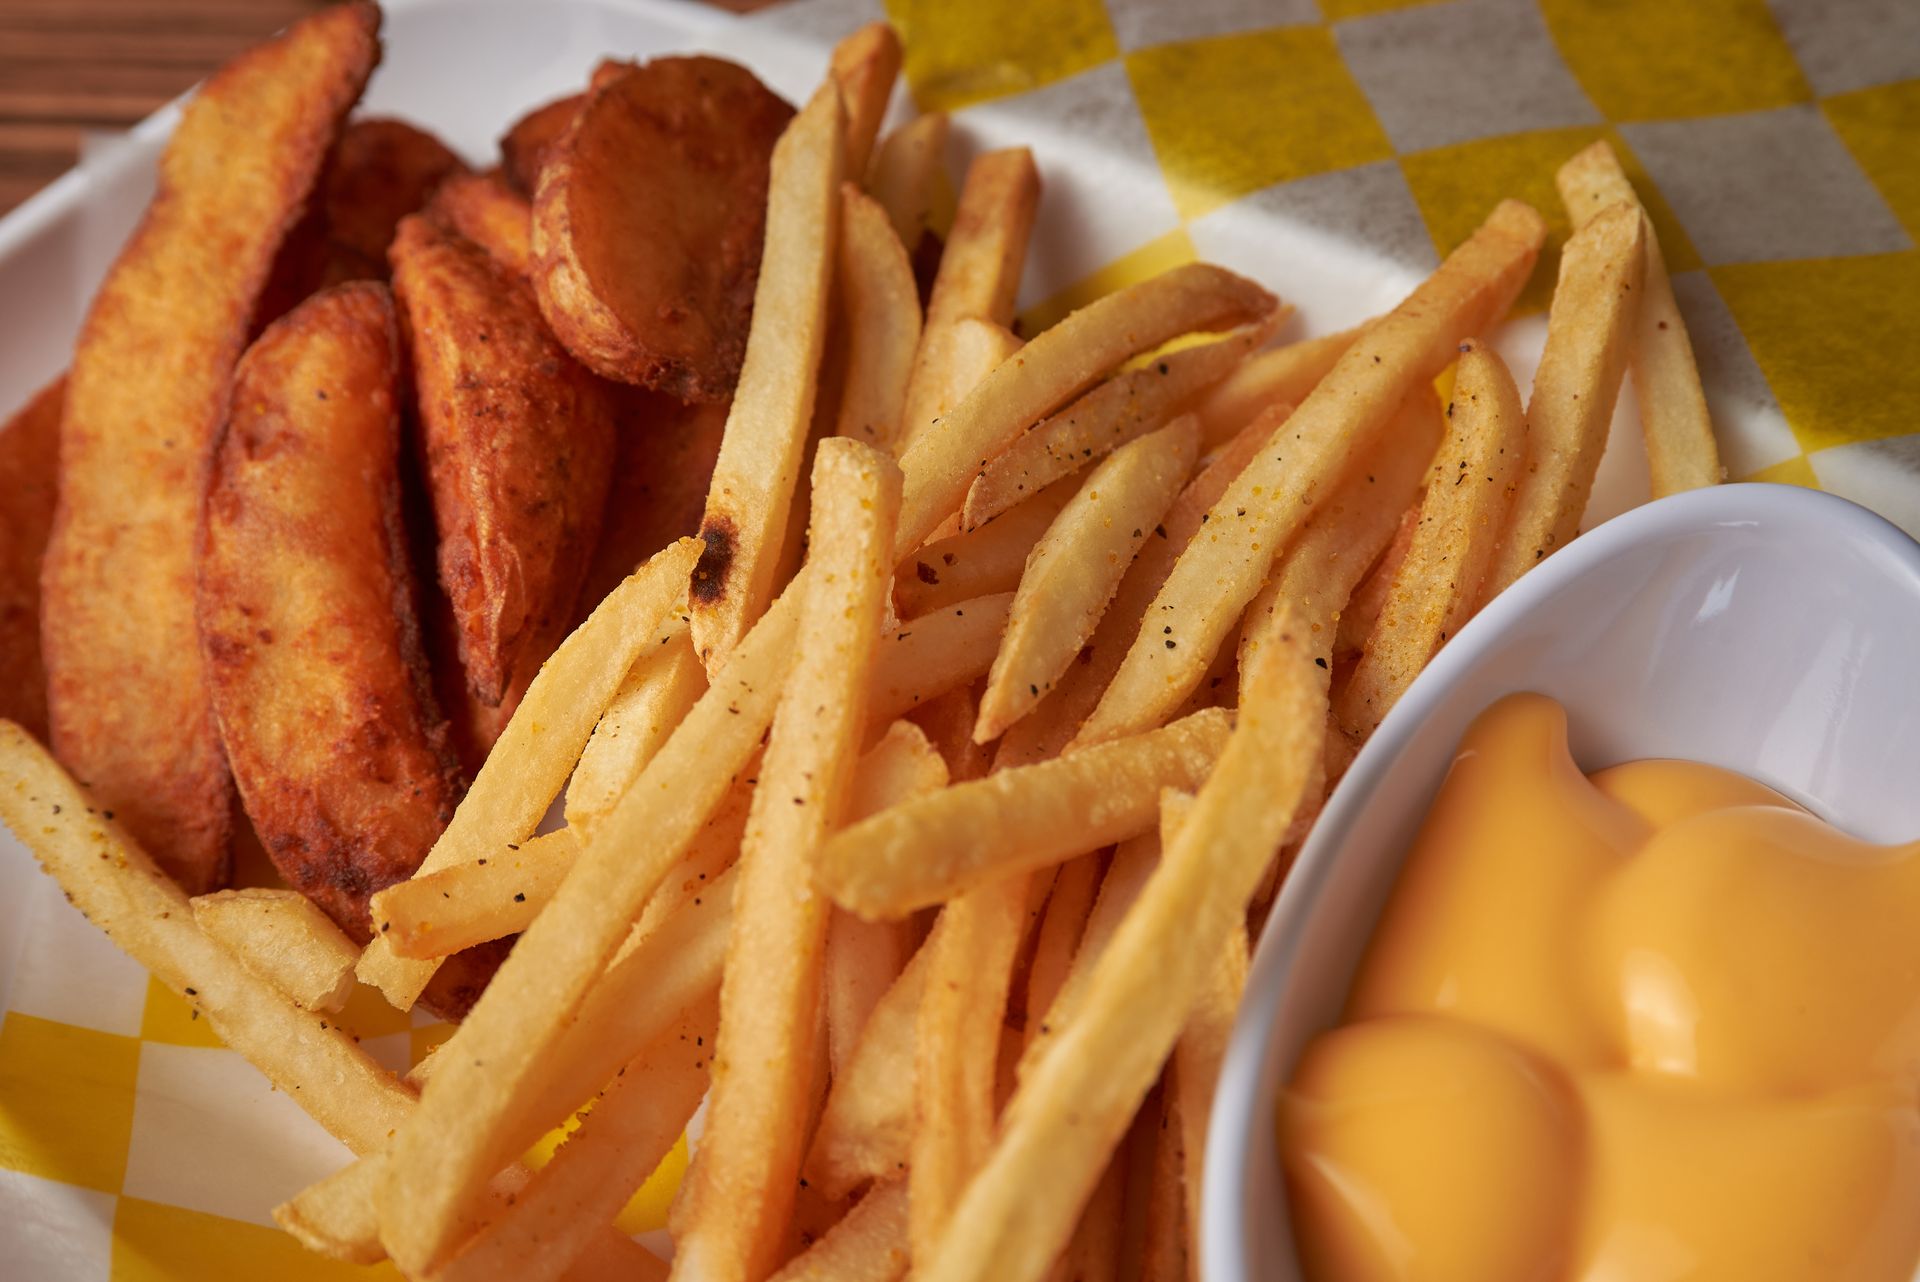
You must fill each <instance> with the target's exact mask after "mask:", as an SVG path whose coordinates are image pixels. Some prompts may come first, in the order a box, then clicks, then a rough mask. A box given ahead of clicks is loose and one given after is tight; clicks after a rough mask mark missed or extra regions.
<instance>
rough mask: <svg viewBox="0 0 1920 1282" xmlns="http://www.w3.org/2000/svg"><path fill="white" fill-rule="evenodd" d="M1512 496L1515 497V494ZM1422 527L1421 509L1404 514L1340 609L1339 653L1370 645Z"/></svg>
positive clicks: (1336, 638)
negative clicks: (1402, 563)
mask: <svg viewBox="0 0 1920 1282" xmlns="http://www.w3.org/2000/svg"><path fill="white" fill-rule="evenodd" d="M1508 497H1509V498H1511V497H1512V496H1511V494H1509V496H1508ZM1419 529H1420V510H1419V509H1418V508H1408V509H1407V510H1406V511H1405V512H1404V513H1402V514H1401V517H1400V528H1399V529H1397V530H1395V531H1394V532H1393V538H1392V540H1390V541H1389V542H1388V544H1387V550H1386V551H1384V552H1382V553H1381V554H1380V559H1379V560H1377V561H1375V562H1374V563H1373V566H1372V568H1371V569H1369V570H1368V571H1367V572H1366V574H1365V575H1364V576H1363V577H1362V578H1361V580H1360V583H1359V586H1357V587H1356V588H1354V590H1353V594H1352V596H1350V597H1349V598H1348V600H1347V605H1346V608H1345V609H1343V610H1341V611H1340V622H1339V624H1338V625H1337V626H1336V628H1335V631H1334V639H1333V652H1334V654H1335V655H1337V656H1341V657H1346V658H1352V657H1354V656H1357V655H1358V654H1360V652H1361V651H1363V650H1365V649H1366V648H1367V638H1368V637H1370V636H1372V635H1373V625H1374V624H1376V623H1378V622H1380V611H1382V610H1384V609H1386V607H1387V593H1389V592H1391V591H1392V590H1393V580H1394V576H1395V575H1397V574H1399V573H1400V564H1401V562H1403V561H1405V560H1406V559H1407V553H1408V552H1411V551H1412V550H1413V536H1414V534H1415V533H1417V532H1418V531H1419ZM1248 608H1249V609H1251V608H1252V607H1248Z"/></svg>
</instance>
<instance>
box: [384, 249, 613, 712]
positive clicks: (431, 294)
mask: <svg viewBox="0 0 1920 1282" xmlns="http://www.w3.org/2000/svg"><path fill="white" fill-rule="evenodd" d="M392 257H393V287H394V295H395V298H396V300H397V301H398V302H399V304H400V308H401V311H402V312H403V314H404V315H405V318H406V324H405V326H404V328H405V331H406V333H407V334H408V335H409V336H410V339H411V342H412V356H413V368H414V378H415V384H416V390H417V397H418V413H419V420H420V433H421V438H422V442H423V451H424V454H425V458H426V473H427V487H428V491H429V495H430V497H431V499H432V506H433V519H434V526H435V530H436V532H437V534H438V537H439V545H438V549H437V560H438V563H439V573H440V585H441V588H442V590H443V591H444V592H445V593H446V595H447V597H448V599H449V600H450V601H451V602H452V603H453V613H454V620H455V622H456V624H457V625H458V636H459V642H460V660H461V664H462V666H463V667H464V668H465V670H466V674H467V684H468V687H469V689H471V690H472V692H473V695H474V697H475V698H476V699H478V700H479V701H480V702H481V703H483V704H497V703H498V702H500V700H501V699H502V698H503V697H504V696H505V694H506V692H507V691H508V689H509V688H510V687H512V686H513V684H514V682H515V679H516V677H519V676H520V675H522V672H523V670H530V669H531V668H532V667H535V666H537V659H536V658H535V657H534V653H535V652H536V651H537V650H538V649H540V648H544V646H543V645H542V639H543V638H544V637H546V636H549V635H564V633H565V630H566V627H567V624H568V623H569V622H571V620H572V611H573V603H574V598H575V597H576V596H577V595H578V594H579V591H580V583H581V580H582V578H583V577H584V572H585V568H586V558H587V551H588V549H590V548H591V547H592V546H593V542H594V539H595V538H596V537H598V533H599V529H600V517H601V513H602V511H603V510H604V508H605V507H606V493H607V491H606V486H607V473H608V465H609V464H610V462H611V461H612V457H613V431H614V428H613V403H612V401H611V399H610V394H609V392H608V391H607V390H606V389H605V388H604V387H603V386H602V385H601V384H600V382H599V381H598V380H597V379H595V378H593V377H592V376H591V375H590V374H588V373H587V372H586V371H585V370H584V369H582V368H580V366H578V365H576V364H574V363H573V361H572V360H570V359H569V358H568V357H567V354H566V353H565V352H564V351H562V350H561V348H560V346H559V344H557V343H556V342H554V340H553V336H552V335H551V334H549V333H548V332H547V328H546V326H545V324H544V323H543V322H542V321H541V319H540V313H539V311H538V309H537V308H535V307H534V305H533V297H532V295H531V293H529V291H528V289H527V286H526V283H525V282H524V281H522V280H521V279H520V278H518V277H517V276H514V275H513V274H512V273H511V272H509V271H507V270H506V269H505V268H503V267H501V266H499V265H498V264H496V263H495V262H494V261H493V260H492V259H491V258H489V257H488V256H487V254H486V253H485V251H483V250H482V249H480V248H479V247H478V246H476V245H474V244H472V243H471V242H469V241H467V240H465V239H463V238H461V237H459V236H456V235H453V234H452V233H450V232H448V231H447V230H446V229H445V228H443V227H442V226H441V225H440V224H439V223H437V222H435V221H433V220H432V219H429V218H425V217H421V216H418V215H416V216H413V217H410V218H407V219H405V220H404V221H403V222H402V223H401V224H400V232H399V235H398V237H397V238H396V239H395V241H394V244H393V253H392ZM549 644H550V643H549Z"/></svg>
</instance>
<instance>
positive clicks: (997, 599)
mask: <svg viewBox="0 0 1920 1282" xmlns="http://www.w3.org/2000/svg"><path fill="white" fill-rule="evenodd" d="M1012 608H1013V593H1011V592H999V593H995V594H994V595H993V596H984V597H976V598H974V599H973V600H969V601H962V602H960V603H959V604H958V605H951V606H947V607H946V608H944V609H941V610H936V611H935V612H933V613H932V614H923V615H920V616H918V617H916V618H912V619H908V620H906V621H904V622H903V623H901V625H900V626H899V627H897V628H895V629H894V630H893V631H892V632H889V633H888V634H887V636H886V639H885V640H884V641H882V642H881V645H880V654H879V657H878V658H877V659H876V660H875V661H874V665H873V674H872V677H871V682H872V684H871V685H870V686H869V687H868V689H867V724H868V725H870V726H885V725H887V724H889V723H891V722H892V721H893V720H894V718H896V717H901V716H905V715H906V714H907V713H909V712H912V711H914V710H915V709H917V708H924V707H926V706H927V705H928V704H929V703H932V702H933V701H934V700H935V699H937V698H939V697H940V696H941V695H943V694H946V693H947V692H948V691H950V690H956V689H959V688H960V687H962V686H965V685H967V684H968V683H969V682H971V681H973V680H974V679H975V678H977V677H983V676H985V675H986V673H987V669H988V667H989V666H991V665H992V663H993V653H994V651H995V650H996V649H998V648H999V646H1000V634H1001V633H1002V632H1004V631H1005V630H1006V626H1007V612H1008V611H1009V610H1010V609H1012ZM968 728H969V730H971V728H972V726H971V723H969V726H968Z"/></svg>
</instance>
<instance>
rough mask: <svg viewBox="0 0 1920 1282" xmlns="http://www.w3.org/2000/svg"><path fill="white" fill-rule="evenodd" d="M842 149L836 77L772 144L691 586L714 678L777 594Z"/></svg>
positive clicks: (835, 223)
mask: <svg viewBox="0 0 1920 1282" xmlns="http://www.w3.org/2000/svg"><path fill="white" fill-rule="evenodd" d="M845 148H846V112H845V110H844V109H843V108H842V107H841V104H840V92H839V90H838V89H836V88H835V87H834V86H833V85H832V83H828V84H825V85H822V86H821V87H820V90H819V92H817V93H815V94H814V96H813V99H812V101H810V102H809V103H808V104H807V106H806V108H805V109H804V110H802V111H801V112H800V114H799V115H797V116H795V117H794V118H793V122H792V123H791V124H789V125H788V126H787V130H786V132H785V133H783V134H781V135H780V141H779V142H778V143H777V144H775V146H774V149H773V170H772V176H771V178H770V179H769V180H768V181H769V186H768V189H767V241H766V249H765V251H764V252H763V254H762V256H761V262H760V278H759V281H758V283H757V284H756V285H755V287H754V295H753V324H752V326H751V328H749V329H748V331H747V354H746V359H745V362H744V363H743V364H742V365H741V367H740V382H739V385H738V387H736V388H735V390H734V394H733V406H732V408H731V409H729V410H728V411H727V430H726V434H725V435H724V436H723V437H722V438H721V440H720V458H719V460H718V461H717V462H716V463H715V464H714V468H713V480H712V482H711V483H710V484H709V486H708V488H707V510H706V515H705V516H704V517H703V518H702V519H701V522H700V537H701V539H702V540H704V541H705V544H706V547H705V550H704V551H703V552H702V553H701V556H700V563H699V565H697V566H696V567H695V568H694V572H693V578H692V582H691V585H690V586H689V588H688V594H689V600H688V603H689V604H690V605H691V606H692V608H693V643H694V648H695V649H696V650H698V651H699V653H700V659H701V661H702V662H703V663H705V664H706V665H707V671H708V672H709V673H713V672H717V671H719V670H720V668H721V667H722V666H723V665H724V664H725V662H726V658H727V655H728V654H729V653H730V652H731V651H732V650H733V647H734V646H735V645H737V644H738V643H739V641H740V638H741V637H743V636H744V635H746V632H747V629H748V628H750V627H752V626H753V623H754V620H756V619H758V618H759V617H760V615H761V613H762V612H763V611H765V610H766V608H767V603H768V602H769V601H771V600H772V599H773V594H774V588H775V586H776V585H775V583H774V571H775V569H776V568H777V567H778V565H779V563H780V557H781V550H782V544H783V542H784V540H785V538H786V534H787V515H788V512H789V511H790V510H791V509H792V506H793V495H794V488H795V486H796V485H797V484H798V483H799V480H800V470H801V468H802V466H803V465H804V463H805V459H804V457H803V454H804V451H805V447H806V444H807V433H808V429H809V427H810V426H811V425H812V422H813V402H814V396H815V393H816V392H817V391H818V388H819V378H820V356H821V352H822V351H823V349H824V348H825V346H826V333H827V297H828V292H829V289H830V287H831V282H832V280H833V265H834V248H835V245H836V243H837V241H838V237H839V226H840V180H841V177H842V175H843V173H844V172H845Z"/></svg>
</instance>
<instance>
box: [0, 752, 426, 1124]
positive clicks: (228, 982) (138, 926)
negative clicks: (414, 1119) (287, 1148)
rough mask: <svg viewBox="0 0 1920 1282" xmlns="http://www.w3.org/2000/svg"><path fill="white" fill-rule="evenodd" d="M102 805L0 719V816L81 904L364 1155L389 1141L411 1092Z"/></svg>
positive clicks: (217, 1032)
mask: <svg viewBox="0 0 1920 1282" xmlns="http://www.w3.org/2000/svg"><path fill="white" fill-rule="evenodd" d="M104 808H105V805H104V802H102V801H100V800H99V799H97V798H96V797H95V796H94V795H93V794H92V793H91V792H89V791H88V790H86V789H84V788H82V787H81V786H80V785H79V784H77V783H75V782H74V781H73V778H72V777H71V776H70V775H68V774H67V772H66V771H65V770H63V769H61V767H60V766H59V764H58V763H56V762H55V761H54V759H53V758H52V757H51V756H50V755H48V753H47V751H46V749H44V748H42V747H41V746H40V745H39V744H38V743H36V742H34V740H33V738H32V736H30V735H29V734H27V732H26V731H24V730H22V729H21V728H20V727H19V726H17V725H14V724H13V723H12V722H11V721H0V821H4V822H5V824H6V826H7V827H9V828H11V829H12V830H13V834H14V836H16V837H18V838H19V839H20V841H21V842H22V843H23V844H24V845H26V846H27V848H28V849H30V850H32V851H33V854H34V857H35V858H36V859H38V860H39V861H40V865H41V867H43V868H45V869H46V870H47V872H48V873H49V874H51V875H52V877H53V878H54V880H55V881H57V882H59V883H60V888H61V889H62V890H64V891H65V892H66V893H67V896H68V898H69V899H71V900H72V901H73V904H74V906H75V907H77V908H79V910H80V911H81V912H82V913H84V914H86V917H87V919H88V920H89V921H91V922H92V923H93V924H94V925H96V926H98V927H99V928H100V929H101V930H103V931H105V932H106V933H107V934H109V935H111V936H112V937H113V941H114V942H115V943H116V944H118V945H119V946H120V947H121V948H122V949H124V950H125V951H126V952H127V954H128V955H129V956H131V957H132V958H133V959H134V960H135V961H137V962H139V963H140V964H141V965H142V966H145V967H146V968H147V969H148V970H149V971H151V972H152V973H153V976H154V978H155V979H157V980H159V981H160V982H161V983H162V984H165V985H166V986H167V987H168V988H170V989H172V990H173V991H174V992H175V993H178V994H179V995H181V996H182V997H183V998H185V999H186V1001H187V1004H188V1005H190V1006H192V1007H193V1009H194V1010H195V1011H197V1012H199V1014H201V1015H203V1016H205V1018H206V1020H207V1024H208V1026H209V1027H211V1028H212V1029H213V1031H214V1034H215V1035H216V1036H218V1037H219V1038H220V1040H221V1041H223V1042H225V1043H226V1045H227V1046H228V1047H230V1048H231V1049H233V1050H235V1051H238V1052H239V1053H240V1054H241V1055H242V1056H244V1057H245V1058H246V1060H247V1062H249V1063H250V1064H252V1065H253V1066H254V1067H255V1068H257V1069H259V1070H260V1071H261V1072H262V1073H263V1074H265V1075H266V1077H267V1080H268V1081H270V1082H272V1083H273V1084H274V1086H275V1087H276V1088H278V1089H280V1090H283V1091H285V1092H286V1093H287V1095H288V1097H289V1098H291V1099H292V1100H293V1101H294V1102H295V1103H296V1104H298V1105H300V1107H301V1108H303V1109H305V1110H306V1112H307V1114H308V1116H310V1117H312V1118H313V1120H314V1121H316V1122H318V1123H320V1125H321V1126H323V1127H324V1128H326V1130H327V1131H328V1132H329V1133H330V1134H332V1135H333V1136H334V1138H336V1139H338V1140H339V1141H340V1142H341V1143H343V1144H345V1145H346V1146H347V1147H348V1148H350V1149H352V1150H354V1151H355V1152H356V1153H367V1152H371V1151H373V1150H374V1149H377V1148H379V1147H380V1146H381V1145H383V1144H384V1143H386V1140H387V1136H388V1135H390V1134H391V1133H392V1132H393V1130H394V1128H395V1127H397V1126H399V1125H400V1124H401V1123H402V1122H403V1121H405V1119H406V1117H407V1115H408V1113H409V1111H410V1110H411V1108H412V1105H413V1093H412V1092H411V1091H410V1090H408V1089H407V1088H406V1086H405V1085H403V1084H402V1083H401V1082H400V1080H399V1079H398V1078H396V1077H395V1076H394V1075H393V1074H391V1073H389V1072H387V1070H386V1069H384V1068H382V1067H380V1065H378V1064H377V1063H375V1062H374V1061H373V1059H372V1058H371V1057H369V1056H368V1055H367V1053H366V1052H365V1051H363V1050H361V1049H360V1045H359V1043H358V1042H357V1041H355V1039H354V1038H353V1037H352V1035H351V1034H349V1033H347V1032H346V1030H344V1029H342V1028H341V1027H339V1025H338V1024H337V1023H334V1022H333V1021H332V1020H330V1019H327V1018H325V1017H323V1016H321V1015H318V1014H315V1013H313V1012H312V1011H306V1010H302V1009H301V1008H300V1007H299V1006H297V1005H295V1004H294V1002H293V1000H292V999H291V998H289V997H287V996H286V995H285V994H283V993H281V992H280V991H279V990H278V989H276V988H275V987H274V986H273V985H272V984H271V983H269V982H268V981H266V980H264V979H262V978H260V977H259V976H258V975H256V974H255V973H254V972H253V971H251V970H249V969H248V968H247V967H246V966H245V965H243V964H242V963H241V961H240V959H239V958H238V957H236V956H234V955H233V954H232V953H230V952H228V951H227V950H226V949H225V948H223V947H222V946H221V945H219V944H218V943H215V942H214V940H213V939H212V938H211V937H210V936H208V935H207V934H206V932H205V931H203V930H201V929H200V927H199V926H198V925H197V924H195V922H194V918H193V909H192V906H191V905H190V903H189V902H188V900H187V895H186V892H185V891H183V890H181V889H180V888H179V887H178V886H177V885H175V884H174V883H173V882H172V881H171V880H170V879H169V878H168V877H167V875H166V874H165V873H164V872H162V871H161V870H160V869H159V868H158V866H156V865H155V863H154V861H153V860H152V858H151V857H149V856H148V854H147V853H146V852H145V851H144V850H142V849H141V848H140V847H139V846H138V845H136V844H135V843H134V842H133V840H132V839H131V838H130V837H129V836H128V835H127V833H126V832H125V830H124V829H122V828H121V827H120V826H119V825H118V823H117V822H116V821H114V820H112V819H108V818H106V817H105V815H104V814H103V813H102V812H103V810H104Z"/></svg>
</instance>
